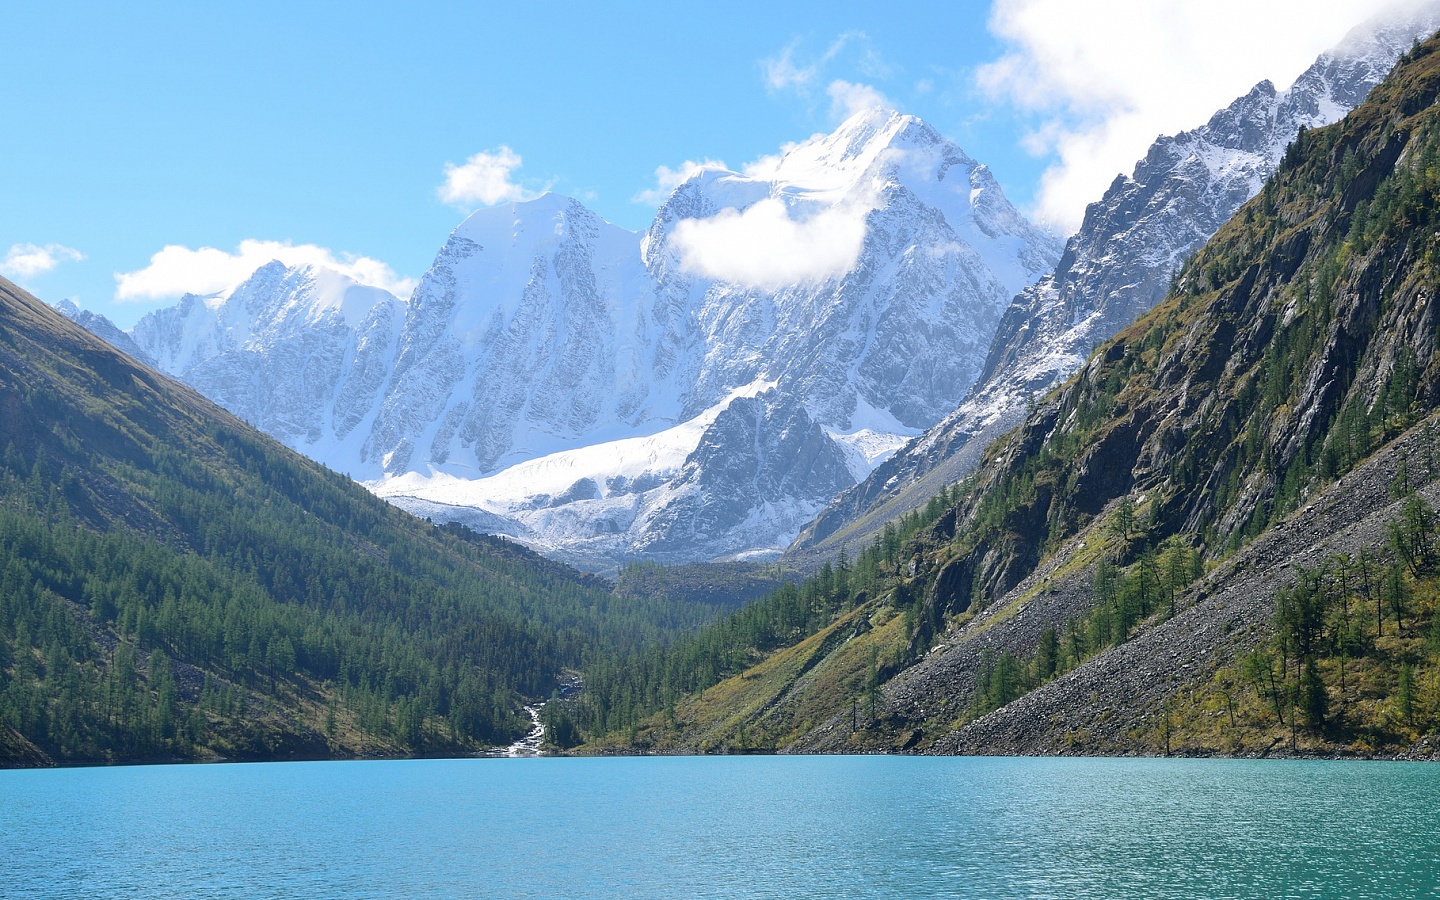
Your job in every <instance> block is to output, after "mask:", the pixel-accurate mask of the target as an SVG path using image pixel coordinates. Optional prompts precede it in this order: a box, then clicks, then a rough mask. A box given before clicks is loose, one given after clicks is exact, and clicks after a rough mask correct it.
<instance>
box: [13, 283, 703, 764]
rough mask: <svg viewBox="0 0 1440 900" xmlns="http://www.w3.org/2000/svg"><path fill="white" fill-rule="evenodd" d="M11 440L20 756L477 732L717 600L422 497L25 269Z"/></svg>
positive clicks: (35, 758)
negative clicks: (277, 428)
mask: <svg viewBox="0 0 1440 900" xmlns="http://www.w3.org/2000/svg"><path fill="white" fill-rule="evenodd" d="M0 444H3V447H0V764H4V763H5V762H9V763H12V764H13V763H20V764H31V763H43V762H45V761H47V760H53V761H59V762H76V761H103V760H137V759H170V758H213V757H217V756H219V757H225V758H232V759H234V758H246V759H262V758H277V757H291V756H303V757H323V756H336V755H339V756H344V755H355V754H373V753H416V752H424V753H455V752H464V751H467V750H476V749H480V748H483V747H485V746H489V745H493V744H496V743H502V742H506V741H509V740H511V739H513V738H515V737H517V736H518V735H520V734H523V733H524V731H526V730H527V729H528V726H529V723H528V721H526V720H525V718H524V716H523V713H522V711H521V710H520V701H521V699H522V698H536V697H544V696H547V695H549V694H550V692H552V691H553V690H554V689H555V686H556V678H557V676H558V675H559V673H560V672H561V670H562V669H564V668H566V667H572V666H578V665H581V664H583V663H584V662H585V661H586V660H587V659H589V658H590V656H591V655H592V654H593V652H594V650H595V648H597V647H598V646H605V647H635V646H638V645H640V644H641V643H643V642H646V641H651V642H655V641H660V640H662V639H664V638H666V637H668V636H669V635H670V634H672V633H673V632H674V631H675V630H677V629H680V628H687V627H691V626H693V625H694V624H696V623H697V622H698V621H701V620H702V619H703V617H704V616H706V615H708V614H709V612H708V610H707V609H706V608H704V607H700V606H697V605H696V604H692V603H684V602H670V601H656V602H650V601H646V600H644V599H643V598H636V597H632V598H628V599H625V600H623V601H621V600H615V599H612V598H611V596H610V595H609V591H608V587H607V586H606V585H605V584H604V583H603V582H600V581H598V580H596V579H593V578H591V577H589V576H582V575H580V574H579V573H576V572H574V571H572V570H570V569H568V568H566V567H564V566H561V565H558V564H555V563H551V562H548V561H546V560H544V559H542V558H540V557H538V556H536V555H535V554H533V553H530V552H529V551H526V550H523V549H521V548H519V547H517V546H515V545H512V544H508V543H505V542H503V541H500V540H497V539H491V538H481V537H477V536H475V535H472V534H469V533H467V532H465V531H463V530H461V529H457V528H439V527H435V526H431V525H429V524H427V523H425V522H422V521H420V520H417V519H414V518H413V517H411V516H409V515H407V514H405V513H402V512H400V511H398V510H396V509H394V508H393V507H390V506H389V505H387V504H386V503H384V502H383V501H381V500H379V499H377V498H375V497H374V496H372V495H370V494H369V493H367V492H366V491H364V490H363V489H361V488H360V487H359V486H357V485H355V484H354V483H352V482H351V481H350V480H349V479H347V478H344V477H343V476H340V475H338V474H336V473H334V472H331V471H328V470H326V469H324V468H323V467H321V466H318V465H316V464H314V463H311V462H309V461H307V460H304V459H302V458H301V457H299V456H297V455H296V454H294V453H292V452H290V451H288V450H286V449H285V448H283V447H281V446H280V445H279V444H278V443H276V442H275V441H273V440H271V439H269V438H267V437H264V436H263V435H260V434H259V433H258V432H256V431H254V430H253V429H250V428H249V427H247V426H245V425H244V424H243V423H241V422H239V421H238V420H236V419H235V418H234V417H232V416H230V415H229V414H227V413H225V412H223V411H221V410H220V409H219V408H218V407H216V406H214V405H213V404H211V403H210V402H208V401H206V400H204V399H203V398H201V397H200V396H199V395H198V394H196V393H194V392H193V391H191V390H189V389H188V388H185V387H183V386H180V385H178V384H176V383H174V382H172V381H170V380H169V379H167V378H165V377H164V376H161V375H158V374H157V373H155V372H154V371H152V370H150V369H148V368H145V367H144V366H141V365H140V364H138V363H135V362H134V361H133V360H131V359H130V358H128V357H126V356H123V355H122V354H120V353H119V352H117V351H115V350H114V349H112V348H111V347H109V346H108V345H106V344H104V343H103V342H101V341H100V340H98V339H96V338H94V337H93V336H91V335H89V334H88V333H87V332H85V331H83V330H81V329H80V328H79V327H77V326H75V325H73V324H71V323H70V322H68V321H66V320H65V319H63V318H61V317H60V316H59V315H58V314H56V313H55V312H54V311H53V310H51V309H50V308H49V307H47V306H45V305H44V304H42V303H41V302H39V301H38V300H36V299H35V298H33V297H31V296H29V295H28V294H26V293H24V292H23V291H21V290H19V289H18V288H16V287H15V286H14V285H12V284H10V283H9V282H6V281H3V280H0ZM657 623H664V624H657Z"/></svg>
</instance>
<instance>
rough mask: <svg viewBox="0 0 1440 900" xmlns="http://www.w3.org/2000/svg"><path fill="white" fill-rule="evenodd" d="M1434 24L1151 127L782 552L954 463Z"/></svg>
mask: <svg viewBox="0 0 1440 900" xmlns="http://www.w3.org/2000/svg"><path fill="white" fill-rule="evenodd" d="M1436 27H1440V3H1434V2H1431V3H1428V4H1426V5H1425V7H1423V8H1421V9H1418V10H1417V11H1415V12H1413V13H1412V14H1411V15H1409V16H1407V17H1405V18H1404V20H1395V19H1391V20H1388V21H1378V22H1372V23H1370V24H1368V25H1366V26H1362V27H1361V28H1359V29H1356V30H1354V31H1352V32H1351V34H1350V35H1349V36H1348V37H1347V38H1346V40H1345V42H1344V43H1343V44H1342V45H1341V46H1340V47H1337V48H1336V49H1335V50H1333V51H1330V52H1327V53H1325V54H1322V55H1321V56H1320V57H1319V58H1318V59H1317V60H1316V61H1315V63H1314V64H1313V65H1312V66H1310V67H1309V68H1308V69H1307V70H1306V71H1305V72H1304V73H1302V74H1301V75H1300V76H1299V77H1298V78H1296V80H1295V81H1294V83H1293V84H1291V86H1290V87H1289V88H1287V89H1285V90H1276V88H1275V86H1274V85H1273V84H1271V83H1270V82H1268V81H1262V82H1261V83H1259V84H1257V85H1255V87H1254V88H1252V89H1251V90H1250V91H1248V92H1247V93H1246V94H1245V95H1244V96H1241V97H1238V98H1236V99H1235V101H1233V102H1232V103H1231V104H1230V105H1228V106H1227V107H1225V108H1224V109H1222V110H1219V111H1217V112H1216V113H1215V114H1214V115H1212V116H1211V117H1210V119H1209V121H1208V122H1206V123H1205V124H1203V125H1201V126H1199V127H1197V128H1195V129H1193V130H1191V131H1185V132H1181V133H1179V134H1176V135H1173V136H1169V137H1160V138H1158V139H1157V140H1156V141H1155V143H1154V144H1152V145H1151V147H1150V149H1149V152H1148V153H1147V154H1146V155H1145V157H1144V158H1142V159H1141V160H1140V161H1139V162H1138V163H1137V164H1136V166H1135V170H1134V172H1133V173H1132V174H1131V175H1130V176H1128V177H1126V176H1119V177H1117V178H1116V179H1115V180H1114V182H1113V183H1112V184H1111V185H1110V187H1109V189H1108V190H1106V192H1105V195H1104V196H1103V197H1101V198H1100V199H1099V200H1097V201H1095V202H1094V203H1091V204H1090V205H1089V206H1088V207H1087V208H1086V211H1085V217H1084V220H1083V222H1082V224H1081V227H1080V229H1079V231H1077V232H1076V233H1075V234H1074V235H1073V236H1071V238H1070V239H1069V241H1067V243H1066V245H1065V251H1064V254H1063V256H1062V257H1061V259H1060V263H1059V265H1058V266H1057V267H1056V269H1055V271H1054V272H1053V274H1050V275H1046V276H1045V277H1043V278H1041V279H1039V280H1038V281H1037V282H1035V283H1034V284H1032V285H1030V286H1029V287H1027V288H1025V290H1024V291H1022V292H1020V293H1019V294H1018V296H1015V297H1014V300H1013V302H1011V303H1010V304H1009V305H1008V307H1007V308H1006V309H1005V311H1004V315H1003V318H1002V319H1001V321H1000V323H999V326H998V328H997V329H996V330H995V331H994V333H993V340H992V341H991V343H990V348H989V351H988V353H987V356H986V362H985V366H984V369H983V371H982V373H981V375H980V377H979V379H978V380H977V382H976V383H975V385H974V387H973V388H972V389H971V391H970V393H969V395H968V396H967V397H966V398H965V400H964V402H963V403H962V404H961V405H960V406H959V407H958V408H957V409H955V410H954V411H953V412H951V413H950V414H949V415H947V416H945V417H944V419H943V421H941V422H940V423H939V424H938V425H936V426H934V427H932V428H930V429H929V430H928V431H927V432H926V433H925V434H924V435H922V436H921V437H920V438H918V439H917V440H915V441H913V442H912V443H911V444H909V445H907V446H906V447H905V448H903V449H902V450H901V451H899V452H898V453H897V454H895V455H894V456H893V457H891V458H890V459H889V460H888V461H886V462H885V463H884V464H882V465H881V467H880V468H878V469H877V470H876V471H875V472H873V473H872V474H871V475H870V476H869V477H868V478H867V479H866V480H865V481H864V482H863V483H862V484H860V485H858V486H857V487H856V488H854V489H852V490H849V491H846V492H845V493H844V494H842V495H841V496H840V497H838V498H836V500H835V502H834V503H832V504H831V506H830V507H829V508H828V509H827V510H826V511H825V513H823V514H822V516H821V517H820V518H819V519H817V520H816V521H815V522H814V523H812V525H811V526H810V528H809V529H808V531H807V533H806V534H804V535H802V537H801V539H800V544H798V545H797V547H796V548H795V549H796V552H802V551H807V550H810V549H812V548H814V547H816V546H818V545H820V544H821V543H822V542H824V541H827V540H831V541H832V542H833V536H835V535H837V534H839V533H841V531H842V529H845V531H844V533H845V534H848V535H850V536H851V537H854V536H855V535H854V532H853V531H852V530H849V526H850V523H851V522H853V521H855V520H856V519H861V520H863V521H864V522H865V523H866V524H865V525H864V527H866V528H870V529H875V528H878V527H879V525H880V524H882V523H883V521H884V520H885V519H886V518H890V517H894V516H897V515H900V514H901V513H904V512H906V511H908V510H909V509H913V508H915V507H917V506H919V505H922V504H924V503H925V502H926V501H927V500H928V499H929V498H930V497H931V496H932V495H933V494H934V493H935V492H937V491H938V490H939V489H940V488H941V487H944V486H945V485H946V484H948V483H950V482H953V481H955V480H957V479H958V478H960V477H962V476H963V475H965V474H966V473H967V472H968V471H969V470H970V469H971V468H973V466H974V465H975V464H976V463H977V462H978V460H979V458H980V454H981V453H982V452H983V450H984V448H985V446H986V445H987V444H988V443H989V442H990V441H991V440H993V439H994V438H996V437H998V436H999V435H1000V434H1002V433H1004V432H1005V431H1006V430H1008V429H1009V428H1010V427H1011V426H1013V425H1015V424H1017V423H1018V422H1019V421H1020V420H1021V419H1023V416H1024V411H1025V407H1026V404H1027V403H1028V402H1029V401H1030V400H1031V398H1033V397H1034V396H1036V395H1037V394H1041V393H1043V392H1044V391H1046V390H1048V389H1049V388H1051V387H1053V386H1055V385H1057V384H1059V383H1061V382H1063V381H1064V380H1065V379H1066V378H1068V377H1069V376H1070V375H1071V374H1073V373H1074V372H1075V371H1076V370H1077V369H1078V368H1079V367H1080V365H1081V364H1082V363H1083V361H1084V359H1085V358H1086V357H1087V356H1088V355H1089V352H1090V350H1091V348H1092V347H1093V346H1094V345H1096V344H1098V343H1100V342H1101V341H1104V340H1105V339H1107V338H1109V337H1111V336H1112V335H1114V334H1115V333H1116V332H1118V331H1119V330H1120V329H1121V328H1124V327H1125V326H1126V325H1128V324H1129V323H1130V322H1133V321H1134V320H1135V319H1136V318H1137V317H1138V316H1139V315H1140V314H1142V313H1143V312H1145V311H1146V310H1148V309H1150V308H1151V307H1152V306H1154V305H1155V304H1156V303H1157V302H1159V301H1160V299H1161V298H1163V297H1164V295H1165V292H1166V290H1167V288H1168V286H1169V284H1170V279H1171V275H1172V273H1174V272H1175V271H1176V269H1177V268H1178V267H1179V265H1180V263H1181V262H1182V261H1183V260H1184V259H1185V257H1186V256H1188V255H1189V254H1190V253H1192V252H1194V251H1195V249H1197V248H1198V247H1199V246H1200V245H1201V244H1203V243H1204V242H1205V241H1206V240H1207V239H1209V237H1210V236H1211V235H1213V234H1214V233H1215V231H1216V230H1218V229H1219V228H1220V226H1221V225H1222V224H1224V222H1226V221H1227V220H1228V219H1229V218H1230V217H1231V216H1232V215H1234V213H1235V212H1236V210H1238V209H1239V208H1240V206H1241V205H1242V204H1243V203H1244V202H1245V201H1246V200H1248V199H1249V198H1250V197H1252V196H1254V195H1255V194H1256V193H1257V192H1258V191H1259V190H1260V188H1261V186H1262V185H1263V184H1264V182H1265V179H1267V178H1269V177H1270V175H1271V174H1272V173H1273V172H1274V171H1275V168H1276V166H1277V165H1278V164H1279V162H1280V160H1281V158H1282V157H1283V155H1284V152H1285V148H1286V147H1287V146H1288V145H1289V144H1290V143H1291V142H1292V141H1293V140H1294V138H1295V135H1296V133H1297V132H1298V131H1299V129H1300V128H1302V127H1304V128H1316V127H1320V126H1323V125H1326V124H1328V123H1330V122H1334V121H1337V120H1338V119H1339V118H1341V117H1342V116H1343V115H1344V114H1345V113H1346V112H1347V111H1348V110H1350V109H1352V108H1353V107H1354V106H1356V105H1357V104H1358V103H1359V102H1360V101H1361V100H1363V99H1364V97H1365V96H1366V95H1367V94H1368V93H1369V92H1370V90H1371V88H1373V87H1374V86H1375V85H1376V84H1378V83H1380V81H1381V80H1382V79H1383V78H1384V76H1385V75H1386V74H1387V73H1388V72H1389V70H1390V69H1391V68H1392V67H1393V65H1394V63H1395V61H1396V60H1397V59H1398V58H1399V57H1400V55H1401V54H1402V53H1404V52H1405V51H1406V50H1408V49H1409V48H1410V46H1411V45H1412V44H1413V42H1414V41H1415V40H1416V38H1417V36H1421V35H1426V34H1429V33H1431V32H1433V31H1434V30H1435V29H1436ZM830 550H831V551H832V552H833V550H834V547H833V546H832V547H831V548H830Z"/></svg>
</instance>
